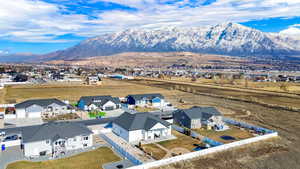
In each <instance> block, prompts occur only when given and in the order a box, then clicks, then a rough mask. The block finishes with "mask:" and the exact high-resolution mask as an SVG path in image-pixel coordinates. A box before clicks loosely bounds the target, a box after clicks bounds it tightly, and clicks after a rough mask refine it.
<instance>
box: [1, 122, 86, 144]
mask: <svg viewBox="0 0 300 169" xmlns="http://www.w3.org/2000/svg"><path fill="white" fill-rule="evenodd" d="M0 131H5V132H6V133H7V134H12V133H14V134H17V133H20V134H22V139H23V142H24V143H28V142H34V141H42V140H52V141H55V140H57V139H59V138H72V137H75V136H78V135H89V134H91V133H92V131H90V130H89V129H88V128H87V127H86V126H85V125H84V124H81V123H74V122H49V123H45V124H42V125H34V126H26V127H17V128H7V129H2V130H0Z"/></svg>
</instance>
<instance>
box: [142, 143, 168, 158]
mask: <svg viewBox="0 0 300 169" xmlns="http://www.w3.org/2000/svg"><path fill="white" fill-rule="evenodd" d="M142 148H143V150H144V151H145V152H147V153H149V154H150V155H151V156H152V157H153V158H154V159H156V160H160V159H163V158H164V157H165V155H166V154H167V152H166V151H165V150H163V149H161V148H160V147H158V146H157V145H156V144H145V145H142Z"/></svg>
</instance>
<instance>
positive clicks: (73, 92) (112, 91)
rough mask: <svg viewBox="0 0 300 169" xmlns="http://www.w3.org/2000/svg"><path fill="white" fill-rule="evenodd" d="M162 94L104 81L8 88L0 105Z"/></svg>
mask: <svg viewBox="0 0 300 169" xmlns="http://www.w3.org/2000/svg"><path fill="white" fill-rule="evenodd" d="M153 92H156V93H162V94H164V95H166V96H168V95H170V94H171V93H170V92H169V91H168V90H165V89H160V88H155V87H148V86H145V85H139V84H132V83H127V82H124V81H118V80H110V79H104V81H103V85H101V86H86V85H62V84H51V85H47V84H46V85H20V86H8V87H6V88H5V89H3V90H1V91H0V99H1V98H2V100H1V103H13V102H21V101H24V100H27V99H41V98H58V99H62V100H64V99H66V100H69V101H71V102H76V101H78V100H79V98H80V97H81V96H95V95H112V96H118V97H125V96H127V95H129V94H139V93H153Z"/></svg>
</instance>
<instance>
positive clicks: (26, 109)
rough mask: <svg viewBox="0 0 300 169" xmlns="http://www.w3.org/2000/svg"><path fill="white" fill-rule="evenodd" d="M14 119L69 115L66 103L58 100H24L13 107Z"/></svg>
mask: <svg viewBox="0 0 300 169" xmlns="http://www.w3.org/2000/svg"><path fill="white" fill-rule="evenodd" d="M15 109H16V118H40V117H42V116H54V115H58V114H65V113H70V110H68V106H67V104H66V103H64V102H62V101H60V100H58V99H36V100H26V101H24V102H21V103H19V104H16V105H15Z"/></svg>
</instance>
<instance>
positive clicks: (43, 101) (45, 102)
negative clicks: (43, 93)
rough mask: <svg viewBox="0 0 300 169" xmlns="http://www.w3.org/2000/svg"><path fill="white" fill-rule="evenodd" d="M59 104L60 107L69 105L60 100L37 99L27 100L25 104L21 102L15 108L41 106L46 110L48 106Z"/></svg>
mask: <svg viewBox="0 0 300 169" xmlns="http://www.w3.org/2000/svg"><path fill="white" fill-rule="evenodd" d="M53 103H55V104H57V105H59V106H66V105H67V104H66V103H64V102H62V101H60V100H58V99H35V100H26V101H24V102H21V103H19V104H16V105H15V108H26V107H30V106H32V105H39V106H41V107H43V108H46V107H47V106H49V105H51V104H53Z"/></svg>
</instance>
